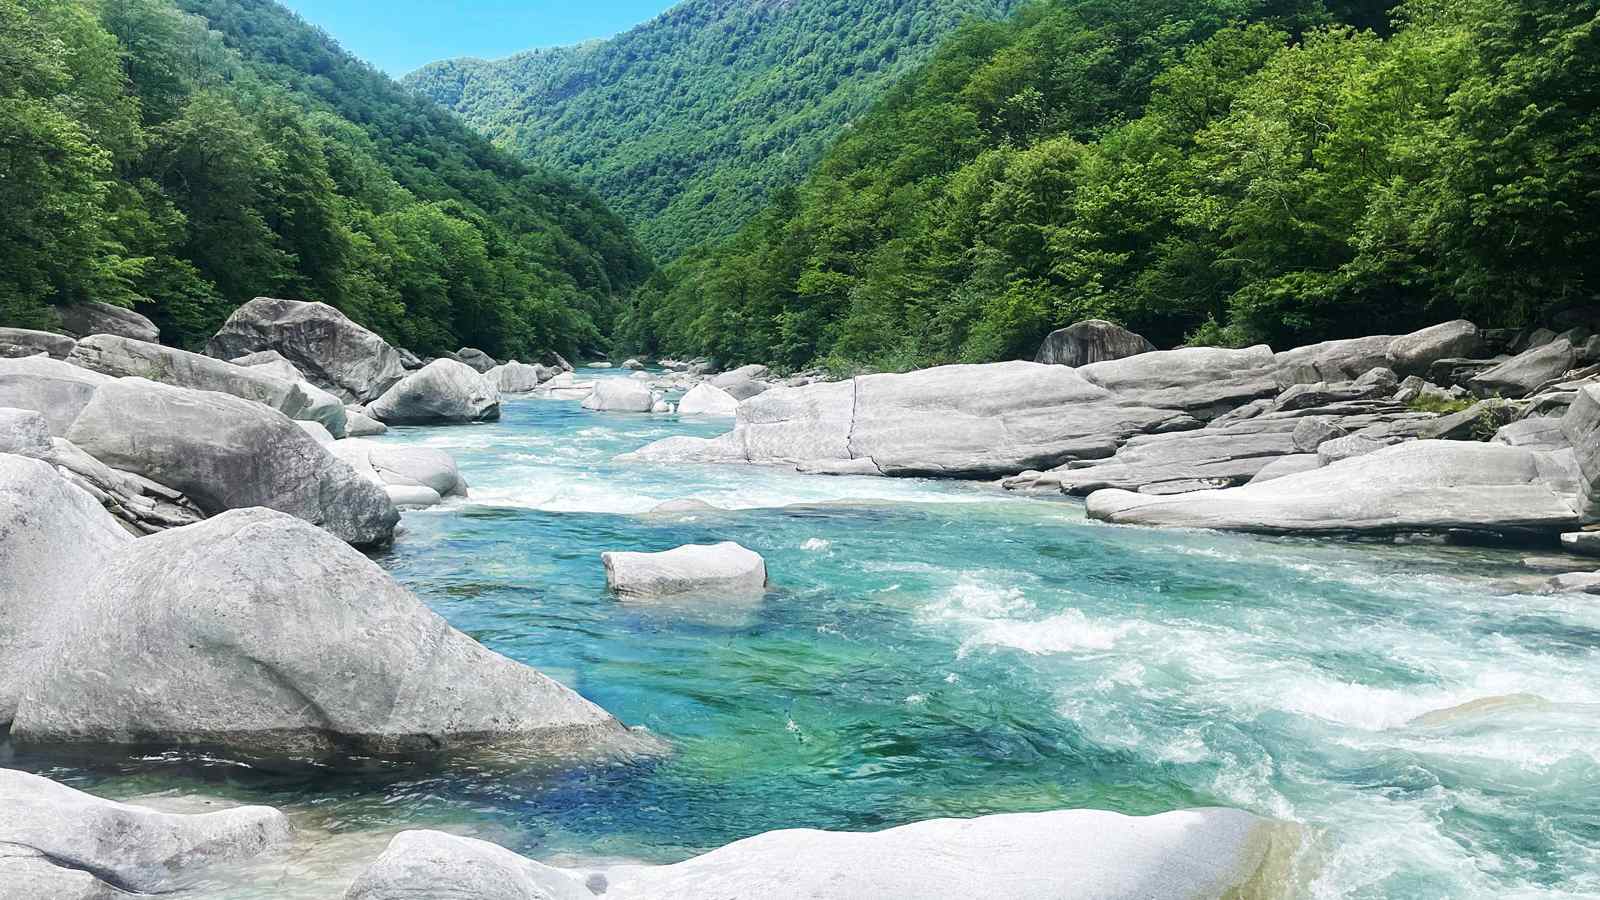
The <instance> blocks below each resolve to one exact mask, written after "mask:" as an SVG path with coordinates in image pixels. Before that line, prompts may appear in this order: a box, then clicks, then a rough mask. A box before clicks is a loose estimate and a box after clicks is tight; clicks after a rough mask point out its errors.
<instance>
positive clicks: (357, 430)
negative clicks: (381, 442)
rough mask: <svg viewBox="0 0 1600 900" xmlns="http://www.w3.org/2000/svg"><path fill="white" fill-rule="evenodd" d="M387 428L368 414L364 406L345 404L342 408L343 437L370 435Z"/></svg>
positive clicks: (387, 428)
mask: <svg viewBox="0 0 1600 900" xmlns="http://www.w3.org/2000/svg"><path fill="white" fill-rule="evenodd" d="M388 430H389V426H387V425H385V424H383V423H382V422H379V421H378V420H377V419H374V418H371V417H370V416H368V415H367V413H366V408H365V407H358V406H346V407H345V408H344V435H345V437H353V438H360V437H372V436H374V435H379V434H384V433H386V432H387V431H388Z"/></svg>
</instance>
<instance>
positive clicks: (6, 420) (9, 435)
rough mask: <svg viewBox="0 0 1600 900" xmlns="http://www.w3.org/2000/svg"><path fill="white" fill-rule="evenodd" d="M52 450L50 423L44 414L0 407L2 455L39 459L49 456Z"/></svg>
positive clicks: (0, 446)
mask: <svg viewBox="0 0 1600 900" xmlns="http://www.w3.org/2000/svg"><path fill="white" fill-rule="evenodd" d="M52 449H53V445H52V444H51V437H50V423H49V422H47V421H45V418H44V414H43V413H40V412H35V411H33V410H31V409H16V408H15V407H10V406H0V453H15V454H18V455H20V456H31V457H34V458H36V459H37V458H42V457H46V456H49V455H50V452H51V450H52Z"/></svg>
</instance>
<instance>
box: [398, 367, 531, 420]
mask: <svg viewBox="0 0 1600 900" xmlns="http://www.w3.org/2000/svg"><path fill="white" fill-rule="evenodd" d="M367 415H369V416H371V417H372V418H374V419H377V420H378V421H380V422H383V423H384V424H386V425H462V424H466V423H468V422H487V421H494V420H496V419H499V418H500V391H499V389H498V388H496V387H495V386H494V385H492V384H490V383H489V382H488V381H487V380H485V379H484V377H483V376H482V375H479V374H478V373H477V372H475V371H473V370H472V368H471V367H469V366H467V365H466V364H464V363H459V362H456V361H455V360H453V359H436V360H434V361H433V362H431V363H428V364H427V365H426V366H423V367H422V368H421V369H418V370H417V371H415V372H412V373H411V374H409V375H407V376H406V377H405V378H404V379H402V380H401V381H400V382H399V383H398V384H396V385H395V386H394V387H392V388H390V389H389V390H388V391H386V392H385V393H384V395H383V396H382V397H379V398H378V399H376V400H374V401H372V402H371V403H369V404H367Z"/></svg>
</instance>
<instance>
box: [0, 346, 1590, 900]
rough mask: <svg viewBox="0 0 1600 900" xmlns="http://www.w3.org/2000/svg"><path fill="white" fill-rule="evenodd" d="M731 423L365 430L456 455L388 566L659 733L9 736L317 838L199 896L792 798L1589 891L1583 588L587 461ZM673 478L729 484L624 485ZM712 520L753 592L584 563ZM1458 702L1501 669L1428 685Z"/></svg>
mask: <svg viewBox="0 0 1600 900" xmlns="http://www.w3.org/2000/svg"><path fill="white" fill-rule="evenodd" d="M601 377H623V376H621V375H619V374H606V375H603V376H601ZM727 427H728V423H727V422H690V421H686V420H683V421H680V420H679V419H677V418H676V417H674V416H641V415H622V414H602V413H592V412H588V411H585V410H582V409H580V408H579V406H578V404H577V403H576V402H562V401H548V400H538V399H510V400H508V401H507V403H506V404H505V406H504V407H503V417H502V419H501V421H500V422H498V423H495V424H487V425H480V426H472V427H458V428H429V429H397V430H395V431H393V432H391V433H390V435H388V436H386V437H384V438H381V439H380V440H386V441H395V442H405V443H415V444H423V445H427V446H433V447H440V448H443V449H446V450H448V451H450V452H451V453H452V454H454V455H455V457H456V459H457V461H458V462H459V463H460V465H461V468H462V469H463V471H464V472H465V474H466V476H467V478H468V480H469V481H470V482H471V485H472V497H471V499H470V500H469V501H466V502H459V503H453V504H450V505H447V506H444V507H440V508H437V509H434V510H429V511H423V512H411V513H407V514H406V516H405V522H404V532H403V533H402V534H401V536H400V538H399V539H398V541H397V543H396V545H395V547H394V549H393V550H392V551H390V552H387V553H385V554H381V555H379V556H377V557H376V558H377V559H378V561H379V562H380V563H381V564H382V565H383V566H384V568H386V569H387V570H388V571H389V572H391V573H392V574H393V575H394V577H395V578H397V579H399V580H400V581H401V582H403V583H405V584H406V585H407V586H409V587H410V588H411V589H412V590H413V591H415V592H416V593H417V594H418V596H420V597H421V598H422V599H423V600H424V601H426V602H427V603H428V604H429V605H430V606H432V607H433V608H434V609H435V610H437V611H438V612H439V613H440V614H442V615H443V616H445V617H446V618H447V619H449V620H450V622H452V623H453V624H454V625H455V626H456V627H458V628H460V629H462V630H464V631H466V632H467V633H469V634H471V635H473V636H474V637H476V638H477V639H478V640H480V641H482V642H483V643H485V644H487V645H488V646H490V647H492V648H494V649H495V650H498V651H499V652H501V653H504V654H506V655H508V656H511V657H514V658H516V659H519V660H522V661H525V662H527V663H529V664H532V665H534V666H537V667H538V668H540V669H541V670H543V671H545V672H547V673H550V674H551V675H553V676H555V677H557V678H559V679H561V680H563V681H564V682H565V683H567V684H568V685H570V686H572V687H573V688H575V689H577V690H578V691H580V692H581V693H583V694H584V695H585V696H587V697H589V698H590V699H592V700H594V701H596V702H598V703H599V704H600V705H601V706H603V707H605V708H606V709H608V710H610V711H611V712H612V713H614V714H615V715H617V716H618V717H619V718H621V719H622V720H623V721H624V722H627V723H628V724H630V725H641V726H644V727H646V728H648V729H650V730H651V731H652V732H654V733H655V734H657V735H659V736H661V737H662V738H663V739H664V740H665V741H666V742H667V743H668V744H669V745H670V747H671V752H670V753H669V754H667V755H666V756H664V757H662V758H658V759H649V760H632V761H625V762H611V763H607V764H604V765H588V766H580V767H577V768H576V769H560V768H550V767H533V768H528V767H518V766H515V765H505V764H501V765H495V766H486V765H479V764H459V765H454V766H450V767H447V768H443V769H426V770H419V769H401V768H397V769H393V770H378V771H375V772H371V773H367V774H363V775H359V776H356V775H350V774H333V773H321V774H306V773H299V774H293V775H285V774H278V775H272V774H268V773H264V772H258V771H255V770H252V769H248V768H246V767H242V766H238V765H231V764H228V763H226V762H223V761H216V760H192V759H180V758H176V757H161V758H156V759H144V760H137V761H131V762H128V763H126V764H124V765H121V766H119V767H118V768H117V769H116V770H115V771H106V770H105V769H103V768H102V769H97V770H95V771H92V772H91V771H87V770H82V769H73V768H66V767H63V766H60V765H56V764H52V761H49V760H29V759H25V758H24V759H21V760H18V761H16V762H14V763H13V764H20V765H24V766H27V767H29V768H33V769H35V770H37V771H42V772H45V773H47V774H51V775H53V776H55V777H60V778H64V779H67V780H69V781H70V782H72V783H74V784H77V785H79V786H82V787H86V788H90V789H95V790H99V791H101V792H102V793H107V794H109V795H113V796H120V797H133V796H142V797H150V798H152V800H153V801H154V802H161V800H162V798H171V802H172V803H173V804H174V805H179V804H180V803H181V801H180V800H179V799H178V795H181V794H184V793H188V792H191V791H203V792H205V793H207V794H211V795H222V796H225V797H227V798H229V799H231V800H243V801H250V802H262V803H270V804H274V805H278V806H281V807H283V808H285V809H287V810H290V811H291V812H292V814H293V815H294V816H295V817H296V821H297V823H299V824H300V825H301V826H302V831H303V832H304V833H305V834H307V835H312V836H315V839H314V840H313V839H312V838H310V837H308V838H307V839H306V841H305V846H304V847H302V848H301V850H300V851H298V852H297V855H296V856H295V858H294V859H293V860H292V861H291V863H290V864H288V865H287V866H281V867H279V868H275V869H274V868H270V867H269V868H268V869H262V870H257V871H254V872H253V873H251V874H250V875H249V877H247V878H245V879H244V881H245V882H246V886H244V887H240V886H239V885H237V884H234V885H230V886H223V885H213V886H212V887H211V890H212V892H213V893H214V894H215V895H216V896H219V897H257V896H260V897H308V898H309V897H337V896H338V895H339V893H340V892H341V891H342V889H343V886H344V884H345V883H347V881H348V878H349V877H350V875H351V874H353V871H354V869H355V867H358V866H359V865H360V863H362V862H364V861H366V860H370V859H371V858H372V857H373V856H375V855H376V853H377V852H378V851H379V850H380V849H381V847H382V844H383V842H384V841H385V840H386V839H387V837H388V836H389V835H391V834H392V833H393V832H394V831H395V830H397V829H400V828H404V827H418V826H425V827H440V828H446V829H448V830H454V831H459V832H461V833H468V834H475V835H478V836H482V837H486V838H488V839H491V840H495V841H498V842H500V843H503V844H505V845H507V846H509V847H511V848H512V849H515V850H517V851H519V852H523V853H526V854H529V855H531V856H534V857H537V858H540V859H545V860H549V861H555V862H558V863H559V862H578V861H583V862H589V861H595V860H646V861H658V862H671V861H676V860H679V859H682V858H684V857H686V856H689V855H691V854H693V853H696V852H699V851H702V850H704V849H708V848H711V847H715V846H718V845H721V844H724V843H727V842H729V841H731V840H735V839H738V838H741V837H745V836H747V835H750V834H754V833H756V832H760V831H766V830H769V829H774V828H783V827H792V826H812V827H822V828H837V829H875V828H882V827H887V826H891V825H896V824H902V823H906V822H911V821H916V820H920V819H926V818H930V817H937V816H974V815H980V814H983V813H992V812H1009V811H1024V810H1044V809H1056V808H1063V807H1098V808H1105V809H1113V810H1119V811H1122V812H1128V813H1136V814H1138V813H1154V812H1161V811H1165V810H1170V809H1175V808H1181V807H1190V806H1198V805H1228V806H1237V807H1242V808H1245V809H1249V810H1252V811H1255V812H1258V813H1261V814H1263V815H1268V816H1275V817H1279V818H1283V819H1289V820H1294V821H1297V822H1301V823H1304V824H1305V825H1306V826H1308V829H1309V830H1308V834H1309V835H1310V839H1309V841H1308V843H1307V846H1306V849H1305V850H1304V852H1303V853H1302V858H1301V860H1300V865H1299V876H1298V877H1299V879H1300V881H1299V883H1298V884H1297V885H1296V886H1295V888H1294V889H1293V890H1294V895H1296V896H1307V897H1364V898H1365V897H1370V898H1388V897H1418V898H1434V897H1452V898H1453V897H1558V896H1586V895H1587V896H1596V895H1600V604H1597V603H1596V602H1595V598H1593V597H1583V596H1578V597H1542V596H1533V595H1529V594H1525V593H1517V591H1518V590H1519V589H1518V588H1514V587H1510V586H1508V582H1507V579H1508V578H1511V577H1512V576H1513V575H1516V574H1518V573H1519V572H1520V573H1521V574H1522V575H1526V570H1522V569H1519V567H1518V560H1519V555H1518V554H1515V553H1512V552H1510V551H1503V550H1486V549H1476V548H1454V547H1444V546H1437V545H1431V544H1428V545H1412V546H1394V545H1389V544H1373V543H1355V542H1340V541H1311V540H1290V539H1263V538H1253V537H1247V536H1235V535H1221V534H1214V533H1204V532H1184V531H1159V530H1141V529H1129V528H1118V527H1109V526H1103V525H1099V524H1097V523H1092V522H1089V521H1086V519H1085V517H1084V515H1083V507H1082V504H1081V503H1078V502H1074V501H1071V500H1068V499H1065V498H1040V497H1020V496H1013V495H1007V494H1005V493H1004V492H1003V491H1001V490H999V489H998V488H996V487H995V486H993V485H987V484H968V483H941V482H933V481H921V480H891V479H882V478H862V477H850V478H829V477H822V476H806V475H799V474H796V473H792V472H783V471H777V470H773V469H768V468H758V467H746V466H683V465H678V466H651V465H643V464H619V463H615V462H613V461H612V458H613V457H614V456H615V455H617V454H618V453H622V452H625V451H628V450H631V449H634V448H636V447H638V446H640V445H642V444H644V443H646V442H648V441H650V440H654V439H656V438H660V437H664V436H669V435H674V434H704V435H709V434H715V433H718V432H720V431H723V430H726V428H727ZM685 497H693V498H698V499H701V500H704V501H707V502H709V503H712V504H715V505H717V506H721V507H726V508H728V510H729V511H728V512H724V513H711V514H702V515H697V516H694V517H692V518H689V519H684V518H663V517H655V516H650V515H645V513H646V512H647V511H648V510H650V509H651V507H653V506H655V505H656V504H657V503H659V502H661V501H663V500H669V499H674V498H685ZM716 540H736V541H739V542H741V543H743V544H745V545H746V546H748V547H750V548H752V549H755V550H757V551H759V552H760V553H762V554H763V555H764V556H765V557H766V559H767V564H768V568H769V571H770V573H771V579H772V587H771V590H770V592H769V593H768V594H767V596H766V597H765V598H763V599H760V600H758V601H733V602H730V601H727V600H719V599H717V598H703V599H696V600H693V601H683V602H678V603H673V604H662V603H642V602H622V601H619V600H617V599H616V598H614V597H612V596H610V595H608V594H607V592H606V589H605V578H604V573H603V570H602V568H601V565H600V561H599V553H600V552H601V551H602V550H610V549H624V550H659V549H666V548H669V547H672V546H676V545H678V544H682V543H687V542H706V541H716ZM1515 695H1529V696H1515ZM1486 698H1505V699H1503V701H1497V702H1491V703H1487V704H1479V705H1478V706H1477V707H1470V708H1468V709H1465V710H1454V711H1450V712H1442V713H1441V712H1437V711H1442V710H1451V709H1452V708H1453V707H1457V706H1459V705H1461V704H1466V703H1471V702H1473V701H1481V700H1485V699H1486ZM1430 713H1436V714H1434V715H1429V714H1430ZM1419 717H1420V718H1419Z"/></svg>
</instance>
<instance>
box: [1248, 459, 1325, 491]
mask: <svg viewBox="0 0 1600 900" xmlns="http://www.w3.org/2000/svg"><path fill="white" fill-rule="evenodd" d="M1320 468H1322V460H1321V459H1320V458H1318V456H1317V455H1316V454H1315V453H1291V454H1289V455H1288V456H1280V457H1278V458H1276V459H1274V460H1272V461H1271V462H1269V463H1267V464H1266V465H1264V466H1262V467H1261V468H1260V469H1259V470H1257V471H1256V474H1255V475H1254V476H1252V477H1251V478H1250V481H1249V482H1248V483H1249V484H1260V483H1261V482H1263V481H1272V480H1273V479H1275V478H1282V477H1284V476H1285V475H1296V474H1299V473H1301V472H1309V471H1311V470H1312V469H1320Z"/></svg>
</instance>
